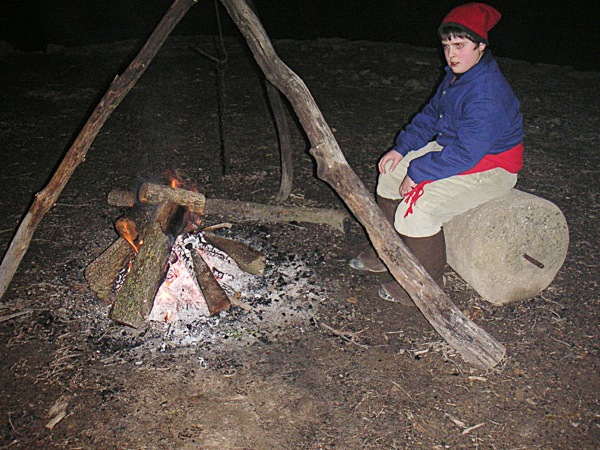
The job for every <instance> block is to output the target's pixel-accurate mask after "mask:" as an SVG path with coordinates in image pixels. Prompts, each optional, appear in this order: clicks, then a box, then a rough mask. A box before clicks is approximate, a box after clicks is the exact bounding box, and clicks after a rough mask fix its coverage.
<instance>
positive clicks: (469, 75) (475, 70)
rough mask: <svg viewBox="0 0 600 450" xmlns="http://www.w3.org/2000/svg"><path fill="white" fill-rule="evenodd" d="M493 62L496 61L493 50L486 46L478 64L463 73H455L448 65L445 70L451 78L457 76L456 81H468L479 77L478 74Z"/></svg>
mask: <svg viewBox="0 0 600 450" xmlns="http://www.w3.org/2000/svg"><path fill="white" fill-rule="evenodd" d="M493 63H494V57H493V56H492V52H491V51H490V50H489V49H487V48H486V49H485V51H484V52H483V56H482V57H481V59H480V60H479V62H478V63H477V64H475V65H474V66H473V67H471V68H470V69H469V70H467V71H466V72H465V73H461V74H460V75H455V74H454V72H452V69H451V68H450V66H446V67H445V68H444V70H445V71H446V77H449V78H450V79H452V78H453V77H455V76H456V82H458V81H459V80H461V81H463V82H467V81H470V80H472V79H474V78H477V76H478V75H479V74H480V73H481V72H485V71H486V70H487V69H488V68H489V67H490V66H491V65H492V64H493Z"/></svg>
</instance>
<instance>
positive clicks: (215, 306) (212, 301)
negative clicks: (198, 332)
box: [192, 251, 231, 316]
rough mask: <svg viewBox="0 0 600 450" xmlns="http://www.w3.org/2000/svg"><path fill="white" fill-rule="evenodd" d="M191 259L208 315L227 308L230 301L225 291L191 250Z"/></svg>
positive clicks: (202, 261)
mask: <svg viewBox="0 0 600 450" xmlns="http://www.w3.org/2000/svg"><path fill="white" fill-rule="evenodd" d="M192 261H193V263H194V272H195V274H196V281H198V286H200V290H201V291H202V295H203V296H204V300H205V301H206V305H207V306H208V311H209V312H210V315H211V316H212V315H215V314H217V313H219V312H221V311H224V310H226V309H227V308H229V307H230V306H231V301H230V300H229V297H228V296H227V293H226V292H225V291H224V290H223V288H222V287H221V285H220V284H219V282H218V281H217V280H216V278H215V276H214V274H213V272H212V270H211V269H210V267H208V264H206V262H205V261H204V259H202V256H200V254H199V253H198V252H197V251H193V252H192Z"/></svg>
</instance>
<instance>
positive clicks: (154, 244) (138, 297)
mask: <svg viewBox="0 0 600 450" xmlns="http://www.w3.org/2000/svg"><path fill="white" fill-rule="evenodd" d="M182 210H185V208H183V207H182V206H179V205H177V204H176V203H172V202H162V203H160V204H159V205H158V207H157V209H156V211H155V213H154V215H153V217H152V219H151V220H150V222H149V223H148V225H147V227H146V228H145V229H144V231H143V232H142V238H143V241H144V244H143V245H142V247H141V248H140V250H139V252H138V254H137V256H136V257H135V259H134V260H133V263H132V265H131V270H130V272H129V274H128V275H127V277H126V278H125V281H124V283H123V286H122V287H121V289H120V291H119V293H118V295H117V297H116V299H115V302H114V303H113V306H112V308H111V310H110V313H109V317H110V318H111V319H112V320H114V321H116V322H119V323H121V324H124V325H129V326H131V327H134V328H137V327H139V326H140V325H141V324H142V323H143V322H144V321H145V320H146V318H147V317H148V315H149V314H150V311H151V310H152V306H153V304H154V297H155V296H156V292H157V291H158V288H159V287H160V285H161V283H162V282H163V280H164V278H165V275H166V271H167V268H168V267H167V263H168V260H169V255H170V254H171V245H172V244H173V241H174V238H175V237H177V236H178V235H179V233H181V232H182V231H183V229H184V228H185V224H186V222H187V214H185V213H182Z"/></svg>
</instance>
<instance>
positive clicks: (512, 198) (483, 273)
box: [444, 189, 569, 305]
mask: <svg viewBox="0 0 600 450" xmlns="http://www.w3.org/2000/svg"><path fill="white" fill-rule="evenodd" d="M444 233H445V236H446V249H447V253H448V264H450V266H451V267H452V268H453V269H454V271H455V272H456V273H458V275H460V276H461V277H462V278H463V279H464V280H465V281H466V282H467V283H469V284H470V285H471V287H472V288H473V289H475V290H476V291H477V293H479V295H481V297H482V298H483V299H485V300H487V301H489V302H490V303H493V304H495V305H502V304H505V303H510V302H514V301H517V300H524V299H527V298H531V297H535V296H536V295H538V294H539V293H540V292H542V291H543V290H544V289H546V288H547V287H548V285H549V284H550V283H551V282H552V280H553V279H554V277H555V276H556V273H557V272H558V270H559V269H560V268H561V266H562V265H563V263H564V261H565V257H566V255H567V248H568V246H569V229H568V226H567V222H566V220H565V217H564V215H563V214H562V212H561V211H560V209H558V207H557V206H556V205H555V204H554V203H552V202H550V201H548V200H545V199H543V198H540V197H537V196H535V195H532V194H528V193H525V192H521V191H518V190H516V189H512V190H511V191H510V192H509V193H508V194H507V195H505V196H503V197H500V198H497V199H495V200H492V201H490V202H488V203H485V204H483V205H481V206H478V207H477V208H473V209H471V210H469V211H467V212H465V213H463V214H461V215H459V216H456V217H454V218H453V219H452V220H451V221H450V222H448V223H447V224H446V225H444Z"/></svg>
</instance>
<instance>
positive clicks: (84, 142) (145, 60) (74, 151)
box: [0, 0, 196, 298]
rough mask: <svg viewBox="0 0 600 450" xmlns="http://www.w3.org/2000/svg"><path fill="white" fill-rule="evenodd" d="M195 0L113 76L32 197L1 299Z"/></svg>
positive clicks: (5, 268)
mask: <svg viewBox="0 0 600 450" xmlns="http://www.w3.org/2000/svg"><path fill="white" fill-rule="evenodd" d="M195 3H196V0H175V1H174V2H173V4H172V5H171V7H170V8H169V10H168V11H167V12H166V14H165V15H164V17H163V18H162V20H161V22H160V23H159V24H158V26H157V27H156V29H155V30H154V31H153V32H152V34H151V35H150V37H149V38H148V40H147V41H146V44H145V45H144V46H143V47H142V49H141V50H140V52H139V53H138V55H137V56H136V57H135V58H134V59H133V61H132V62H131V64H130V65H129V66H128V67H127V69H126V70H125V71H124V72H123V74H122V75H121V76H120V77H117V78H115V80H114V81H113V82H112V83H111V85H110V87H109V88H108V91H107V92H106V94H104V97H102V99H101V100H100V103H99V104H98V106H96V109H95V110H94V111H93V112H92V115H91V116H90V117H89V119H88V120H87V122H86V124H85V125H84V127H83V129H82V130H81V132H80V133H79V135H78V136H77V138H76V139H75V142H74V143H73V145H72V146H71V148H70V149H69V150H68V151H67V153H66V154H65V157H64V158H63V160H62V162H61V163H60V165H59V166H58V168H57V169H56V172H55V173H54V175H53V176H52V178H51V179H50V181H49V182H48V184H47V185H46V187H45V188H44V189H42V190H41V191H40V192H38V193H37V194H36V196H35V200H34V201H33V203H32V205H31V207H30V208H29V211H28V212H27V214H26V215H25V218H24V219H23V221H22V222H21V224H20V225H19V228H18V229H17V232H16V234H15V236H14V237H13V239H12V241H11V244H10V246H9V248H8V250H7V252H6V254H5V255H4V258H3V259H2V264H1V265H0V298H2V297H3V296H4V293H5V292H6V290H7V289H8V285H9V284H10V282H11V281H12V279H13V277H14V275H15V272H16V271H17V268H18V267H19V264H20V263H21V260H22V259H23V256H25V253H26V252H27V249H28V248H29V244H30V243H31V238H32V237H33V233H35V230H36V229H37V227H38V225H39V224H40V222H41V220H42V218H43V217H44V215H45V214H46V212H47V211H48V210H49V209H50V208H51V207H52V205H54V204H55V203H56V200H57V199H58V197H59V196H60V194H61V192H62V191H63V189H64V187H65V186H66V184H67V182H68V181H69V179H70V178H71V175H73V172H75V169H76V168H77V166H79V164H81V163H82V162H83V161H84V160H85V155H86V153H87V151H88V150H89V148H90V146H91V145H92V142H93V141H94V139H95V138H96V136H97V135H98V132H99V131H100V128H102V126H103V125H104V123H105V122H106V120H107V119H108V117H109V116H110V114H111V113H112V112H113V111H114V110H115V108H116V107H117V106H118V105H119V104H120V103H121V101H122V100H123V98H124V97H125V96H126V95H127V93H128V92H129V91H130V90H131V88H132V87H133V86H134V85H135V83H136V82H137V81H138V79H139V78H140V77H141V76H142V74H143V73H144V72H145V70H146V68H147V67H148V65H149V64H150V63H151V62H152V60H153V59H154V56H156V53H157V52H158V50H159V49H160V48H161V47H162V45H163V44H164V42H165V40H166V39H167V37H168V36H169V34H170V33H171V31H173V29H174V28H175V26H176V25H177V24H178V23H179V21H180V20H181V19H182V18H183V16H184V15H185V13H186V12H187V11H188V10H189V9H190V8H191V7H192V6H193V5H194V4H195Z"/></svg>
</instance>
